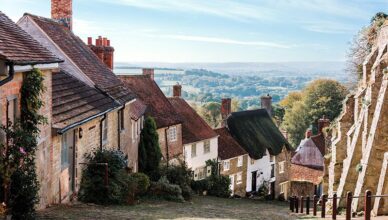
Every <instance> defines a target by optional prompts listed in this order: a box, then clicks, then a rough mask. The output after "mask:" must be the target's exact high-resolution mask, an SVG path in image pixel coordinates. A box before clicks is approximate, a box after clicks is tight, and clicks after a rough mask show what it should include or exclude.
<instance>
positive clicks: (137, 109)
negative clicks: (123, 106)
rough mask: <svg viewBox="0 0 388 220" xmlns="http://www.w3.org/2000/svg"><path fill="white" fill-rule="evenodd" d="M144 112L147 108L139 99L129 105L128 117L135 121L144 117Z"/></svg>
mask: <svg viewBox="0 0 388 220" xmlns="http://www.w3.org/2000/svg"><path fill="white" fill-rule="evenodd" d="M146 110H147V106H146V105H145V104H144V103H143V102H142V101H141V100H140V99H136V101H134V102H133V103H131V104H130V109H129V115H130V117H131V118H132V119H133V120H135V121H137V120H139V118H141V116H143V115H144V113H145V111H146Z"/></svg>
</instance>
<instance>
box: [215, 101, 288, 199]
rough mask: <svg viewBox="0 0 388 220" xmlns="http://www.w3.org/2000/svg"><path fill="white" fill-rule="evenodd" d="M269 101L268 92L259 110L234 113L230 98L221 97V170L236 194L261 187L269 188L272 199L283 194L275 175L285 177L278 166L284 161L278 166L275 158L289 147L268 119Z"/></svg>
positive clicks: (269, 113)
mask: <svg viewBox="0 0 388 220" xmlns="http://www.w3.org/2000/svg"><path fill="white" fill-rule="evenodd" d="M270 100H271V97H270V96H269V95H268V96H264V97H262V101H261V103H262V108H261V109H258V110H250V111H240V112H233V113H232V112H231V99H229V98H227V99H223V100H222V104H221V115H222V118H223V127H222V128H220V129H216V132H217V133H218V134H219V135H220V143H219V155H220V159H221V163H220V171H221V173H224V174H227V175H229V177H230V178H231V180H232V183H231V189H232V191H233V192H234V193H235V194H237V195H241V194H244V190H245V192H255V191H258V190H259V189H260V188H261V187H262V186H266V187H267V188H268V190H269V194H270V195H271V197H272V198H275V197H278V196H279V195H280V194H282V192H281V190H280V183H279V182H278V181H277V177H278V178H279V180H283V179H284V178H283V177H282V175H283V173H285V171H284V169H283V168H282V169H281V170H279V167H280V166H281V164H284V163H285V161H286V160H285V161H279V164H280V165H277V159H276V158H277V156H281V155H282V152H288V151H289V150H290V149H291V146H290V145H289V144H288V142H287V140H286V139H285V137H284V136H283V134H282V133H281V132H280V131H279V129H278V128H277V127H276V125H275V123H274V122H273V119H272V118H271V114H272V109H271V101H270ZM232 140H233V141H232ZM283 167H284V166H283ZM279 174H280V175H279Z"/></svg>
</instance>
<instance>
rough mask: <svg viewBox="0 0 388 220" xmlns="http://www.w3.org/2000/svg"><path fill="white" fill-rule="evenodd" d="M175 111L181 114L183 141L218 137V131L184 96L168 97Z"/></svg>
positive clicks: (184, 142)
mask: <svg viewBox="0 0 388 220" xmlns="http://www.w3.org/2000/svg"><path fill="white" fill-rule="evenodd" d="M168 100H169V101H170V103H171V104H172V106H173V107H174V109H175V111H176V112H177V113H178V114H179V115H180V116H181V118H182V120H183V123H182V142H183V144H190V143H194V142H197V141H201V140H206V139H210V138H214V137H217V134H216V132H214V131H213V129H212V128H211V127H210V126H209V125H208V124H207V123H206V122H205V121H204V120H203V119H202V118H201V116H199V115H198V114H197V112H196V111H195V110H194V109H193V108H192V107H191V106H190V105H189V104H188V103H187V102H186V101H185V100H184V99H182V98H180V97H171V98H168Z"/></svg>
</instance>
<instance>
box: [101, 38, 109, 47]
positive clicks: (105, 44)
mask: <svg viewBox="0 0 388 220" xmlns="http://www.w3.org/2000/svg"><path fill="white" fill-rule="evenodd" d="M106 41H107V38H106V37H104V38H103V39H102V46H104V47H105V46H107V45H108V43H107V42H106Z"/></svg>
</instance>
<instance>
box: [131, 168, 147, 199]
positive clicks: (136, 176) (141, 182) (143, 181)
mask: <svg viewBox="0 0 388 220" xmlns="http://www.w3.org/2000/svg"><path fill="white" fill-rule="evenodd" d="M128 181H129V182H131V183H132V184H134V185H135V187H134V190H133V192H134V193H135V195H139V196H141V195H144V194H145V193H146V192H147V190H148V188H149V187H150V178H149V177H148V176H147V175H145V174H144V173H132V174H130V175H129V178H128Z"/></svg>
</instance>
